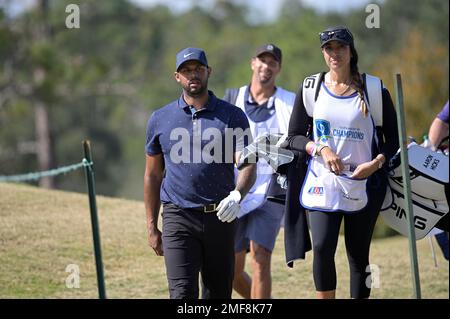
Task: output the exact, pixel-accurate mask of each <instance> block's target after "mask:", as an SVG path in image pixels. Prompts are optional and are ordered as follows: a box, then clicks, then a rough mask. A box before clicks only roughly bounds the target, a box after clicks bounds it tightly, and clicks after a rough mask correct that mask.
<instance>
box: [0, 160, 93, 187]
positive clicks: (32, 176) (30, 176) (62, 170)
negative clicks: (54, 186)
mask: <svg viewBox="0 0 450 319" xmlns="http://www.w3.org/2000/svg"><path fill="white" fill-rule="evenodd" d="M92 164H93V163H92V162H88V160H87V159H85V158H83V160H82V161H81V162H80V163H77V164H73V165H68V166H63V167H59V168H55V169H51V170H48V171H42V172H34V173H27V174H21V175H9V176H0V182H23V181H31V180H38V179H40V178H42V177H48V176H55V175H60V174H66V173H68V172H71V171H75V170H77V169H79V168H82V167H89V168H91V166H92Z"/></svg>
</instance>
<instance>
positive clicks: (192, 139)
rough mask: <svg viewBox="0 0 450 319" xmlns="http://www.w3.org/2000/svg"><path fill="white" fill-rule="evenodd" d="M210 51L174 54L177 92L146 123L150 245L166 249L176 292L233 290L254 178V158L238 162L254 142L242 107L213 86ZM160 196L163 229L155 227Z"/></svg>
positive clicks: (175, 295) (222, 293)
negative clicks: (238, 235)
mask: <svg viewBox="0 0 450 319" xmlns="http://www.w3.org/2000/svg"><path fill="white" fill-rule="evenodd" d="M210 74H211V68H210V67H209V66H208V62H207V59H206V55H205V52H204V51H203V50H201V49H198V48H186V49H183V50H181V51H180V52H179V53H178V54H177V56H176V72H175V74H174V75H175V80H176V81H177V82H178V83H179V84H180V85H181V87H182V89H183V93H182V95H181V96H180V98H179V99H178V100H176V101H173V102H172V103H169V104H167V105H166V106H164V107H162V108H160V109H158V110H156V111H155V112H153V114H152V115H151V117H150V119H149V121H148V125H147V140H146V146H145V149H146V166H145V176H144V202H145V208H146V213H147V228H148V236H149V245H150V247H152V248H153V249H154V251H155V252H156V254H157V255H158V256H162V255H164V261H165V264H166V271H167V279H168V283H169V293H170V298H171V299H180V298H183V299H184V298H198V295H199V293H198V290H199V289H198V275H199V273H201V279H202V282H203V287H204V289H203V292H202V295H203V298H231V293H232V282H233V272H234V235H235V222H234V220H235V218H236V216H237V214H238V212H239V210H240V205H239V202H240V201H241V199H242V198H244V196H245V195H246V194H247V192H248V191H249V189H250V188H251V187H252V185H253V183H254V182H255V179H256V168H255V165H254V164H252V165H249V166H248V167H246V168H245V169H243V170H241V171H240V172H239V175H238V177H237V180H236V183H235V176H234V164H235V163H237V162H238V160H239V156H240V152H241V150H242V149H243V148H244V147H246V146H247V145H248V144H249V143H251V139H252V137H251V133H250V130H249V123H248V120H247V117H246V116H245V114H244V112H242V111H241V110H240V109H239V108H237V107H235V106H234V105H231V104H229V103H227V102H225V101H223V100H220V99H218V98H216V97H215V95H214V94H213V92H211V91H208V78H209V76H210ZM161 203H162V204H163V231H162V233H161V232H160V231H159V229H158V215H159V209H160V204H161Z"/></svg>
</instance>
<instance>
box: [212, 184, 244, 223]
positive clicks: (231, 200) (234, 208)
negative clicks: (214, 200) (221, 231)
mask: <svg viewBox="0 0 450 319" xmlns="http://www.w3.org/2000/svg"><path fill="white" fill-rule="evenodd" d="M240 200H241V193H239V191H237V190H234V191H231V192H230V195H228V196H227V197H225V198H224V199H222V201H221V202H220V203H219V206H217V210H218V212H217V217H218V218H219V220H220V221H221V222H224V223H225V222H228V223H231V222H232V221H233V220H234V219H235V218H236V217H237V215H238V213H239V210H240V209H241V206H240V205H239V201H240Z"/></svg>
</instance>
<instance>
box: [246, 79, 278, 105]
mask: <svg viewBox="0 0 450 319" xmlns="http://www.w3.org/2000/svg"><path fill="white" fill-rule="evenodd" d="M276 95H277V87H275V93H274V94H273V95H272V96H271V97H269V99H268V100H267V102H266V103H267V104H266V108H268V109H271V108H273V107H274V106H275V97H276ZM244 101H246V102H247V103H248V104H251V105H257V104H258V103H256V102H255V100H253V97H252V95H251V94H250V84H249V85H247V89H246V90H245V94H244Z"/></svg>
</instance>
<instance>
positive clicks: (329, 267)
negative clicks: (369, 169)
mask: <svg viewBox="0 0 450 319" xmlns="http://www.w3.org/2000/svg"><path fill="white" fill-rule="evenodd" d="M367 187H368V199H369V202H368V205H367V207H366V208H365V209H364V210H363V211H362V212H358V213H355V214H344V213H333V212H319V211H312V212H310V213H309V215H308V216H309V222H310V229H311V234H312V240H313V252H314V260H313V275H314V283H315V285H316V290H317V291H328V290H335V289H336V265H335V262H334V255H335V253H336V247H337V242H338V237H339V228H340V226H341V222H342V219H344V234H345V247H346V250H347V257H348V261H349V265H350V294H351V298H368V297H369V296H370V280H368V276H369V275H370V270H369V269H368V267H367V266H368V265H369V248H370V242H371V239H372V233H373V229H374V227H375V223H376V220H377V217H378V214H379V211H380V208H381V205H382V203H383V199H384V196H385V194H386V179H385V177H384V176H374V177H373V178H371V179H369V181H368V185H367Z"/></svg>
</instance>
